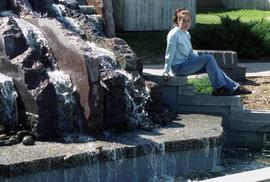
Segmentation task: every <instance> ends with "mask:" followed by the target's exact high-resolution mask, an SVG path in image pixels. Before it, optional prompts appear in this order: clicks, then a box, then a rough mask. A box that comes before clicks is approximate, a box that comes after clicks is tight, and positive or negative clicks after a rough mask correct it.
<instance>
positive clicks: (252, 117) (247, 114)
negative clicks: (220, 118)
mask: <svg viewBox="0 0 270 182" xmlns="http://www.w3.org/2000/svg"><path fill="white" fill-rule="evenodd" d="M231 127H232V128H231V129H232V130H233V131H249V132H270V111H250V110H244V111H241V112H234V113H232V122H231Z"/></svg>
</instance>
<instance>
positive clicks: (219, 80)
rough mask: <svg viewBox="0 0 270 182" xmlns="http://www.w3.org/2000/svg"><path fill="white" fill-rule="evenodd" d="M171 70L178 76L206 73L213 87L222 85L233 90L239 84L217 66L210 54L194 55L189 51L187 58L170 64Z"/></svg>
mask: <svg viewBox="0 0 270 182" xmlns="http://www.w3.org/2000/svg"><path fill="white" fill-rule="evenodd" d="M172 72H173V73H174V74H175V75H179V76H188V75H192V74H199V73H207V74H208V77H209V79H210V82H211V85H212V87H213V89H217V88H220V87H222V86H224V87H225V88H227V89H229V90H230V91H231V92H233V91H234V90H235V89H237V88H238V87H239V84H238V83H236V82H235V81H233V80H232V79H231V78H229V77H228V76H227V75H226V74H225V73H224V72H223V70H222V69H220V68H219V66H218V64H217V63H216V60H215V58H214V56H212V55H211V54H203V55H200V56H198V55H196V54H194V53H190V54H189V56H188V59H187V60H185V61H183V62H182V63H180V64H175V65H172Z"/></svg>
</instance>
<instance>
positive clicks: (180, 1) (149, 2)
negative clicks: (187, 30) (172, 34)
mask: <svg viewBox="0 0 270 182" xmlns="http://www.w3.org/2000/svg"><path fill="white" fill-rule="evenodd" d="M178 7H185V8H186V9H188V10H190V11H191V13H192V16H193V22H195V14H196V0H113V8H114V20H115V24H116V28H117V30H119V31H156V30H157V31H158V30H168V29H170V28H171V27H172V25H173V23H172V20H171V17H172V16H173V14H174V11H175V9H176V8H178Z"/></svg>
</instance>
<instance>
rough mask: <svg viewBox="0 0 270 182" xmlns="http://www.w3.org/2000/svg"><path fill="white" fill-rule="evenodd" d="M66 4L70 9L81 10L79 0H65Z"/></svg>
mask: <svg viewBox="0 0 270 182" xmlns="http://www.w3.org/2000/svg"><path fill="white" fill-rule="evenodd" d="M64 1H65V5H66V6H67V7H68V8H70V9H75V10H79V4H78V2H77V0H64Z"/></svg>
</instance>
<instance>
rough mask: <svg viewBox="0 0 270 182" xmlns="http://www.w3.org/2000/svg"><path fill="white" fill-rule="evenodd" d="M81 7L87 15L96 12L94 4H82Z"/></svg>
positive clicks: (82, 11)
mask: <svg viewBox="0 0 270 182" xmlns="http://www.w3.org/2000/svg"><path fill="white" fill-rule="evenodd" d="M79 8H80V11H81V13H83V14H87V15H93V14H96V9H95V7H94V6H87V5H80V6H79Z"/></svg>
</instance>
